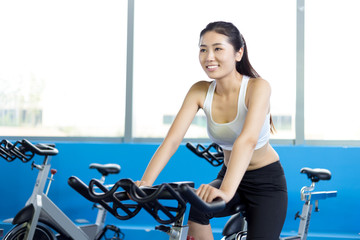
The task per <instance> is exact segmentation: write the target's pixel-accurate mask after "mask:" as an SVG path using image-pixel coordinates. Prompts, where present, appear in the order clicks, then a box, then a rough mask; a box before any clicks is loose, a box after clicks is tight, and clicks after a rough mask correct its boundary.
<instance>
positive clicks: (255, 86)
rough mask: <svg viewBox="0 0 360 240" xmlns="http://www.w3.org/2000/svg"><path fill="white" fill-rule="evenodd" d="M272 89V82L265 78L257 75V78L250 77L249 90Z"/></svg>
mask: <svg viewBox="0 0 360 240" xmlns="http://www.w3.org/2000/svg"><path fill="white" fill-rule="evenodd" d="M259 88H260V89H263V90H271V86H270V83H269V82H268V81H267V80H265V79H264V78H261V77H257V78H250V79H249V83H248V89H247V90H248V91H254V90H259Z"/></svg>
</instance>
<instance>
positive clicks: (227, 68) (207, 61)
mask: <svg viewBox="0 0 360 240" xmlns="http://www.w3.org/2000/svg"><path fill="white" fill-rule="evenodd" d="M199 45H200V52H199V60H200V64H201V66H202V68H203V69H204V71H205V72H206V74H207V75H208V77H209V78H211V79H222V78H225V77H227V76H230V75H231V74H234V73H236V62H237V61H240V60H241V57H242V49H240V51H238V52H236V51H235V50H234V47H233V46H232V45H231V44H230V43H229V42H228V37H227V36H225V35H223V34H219V33H216V32H214V31H210V32H207V33H205V34H204V35H203V36H202V37H201V39H200V44H199Z"/></svg>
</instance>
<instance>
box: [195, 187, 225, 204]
mask: <svg viewBox="0 0 360 240" xmlns="http://www.w3.org/2000/svg"><path fill="white" fill-rule="evenodd" d="M196 194H197V195H198V196H199V197H200V198H201V199H202V200H203V201H205V202H212V201H213V200H214V199H215V198H218V197H219V198H221V199H223V200H224V201H225V202H226V203H228V202H229V201H230V200H231V198H232V196H231V195H230V194H227V193H225V192H224V191H222V190H220V189H217V188H214V187H213V186H211V185H209V184H202V185H201V186H200V187H199V188H198V189H197V190H196Z"/></svg>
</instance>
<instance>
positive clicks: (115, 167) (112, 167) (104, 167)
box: [89, 163, 121, 176]
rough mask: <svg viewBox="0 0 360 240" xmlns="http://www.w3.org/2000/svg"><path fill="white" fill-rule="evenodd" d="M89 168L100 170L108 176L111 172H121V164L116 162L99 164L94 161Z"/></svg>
mask: <svg viewBox="0 0 360 240" xmlns="http://www.w3.org/2000/svg"><path fill="white" fill-rule="evenodd" d="M89 168H91V169H96V170H98V171H99V172H100V173H101V174H102V175H104V176H107V175H109V174H117V173H119V172H120V169H121V167H120V165H119V164H114V163H108V164H99V163H92V164H90V166H89Z"/></svg>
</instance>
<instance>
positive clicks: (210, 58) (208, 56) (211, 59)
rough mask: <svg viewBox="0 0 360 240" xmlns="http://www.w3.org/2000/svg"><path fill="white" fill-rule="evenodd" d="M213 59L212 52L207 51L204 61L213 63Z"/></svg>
mask: <svg viewBox="0 0 360 240" xmlns="http://www.w3.org/2000/svg"><path fill="white" fill-rule="evenodd" d="M214 59H215V55H214V52H213V51H208V54H207V56H206V61H213V60H214Z"/></svg>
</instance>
